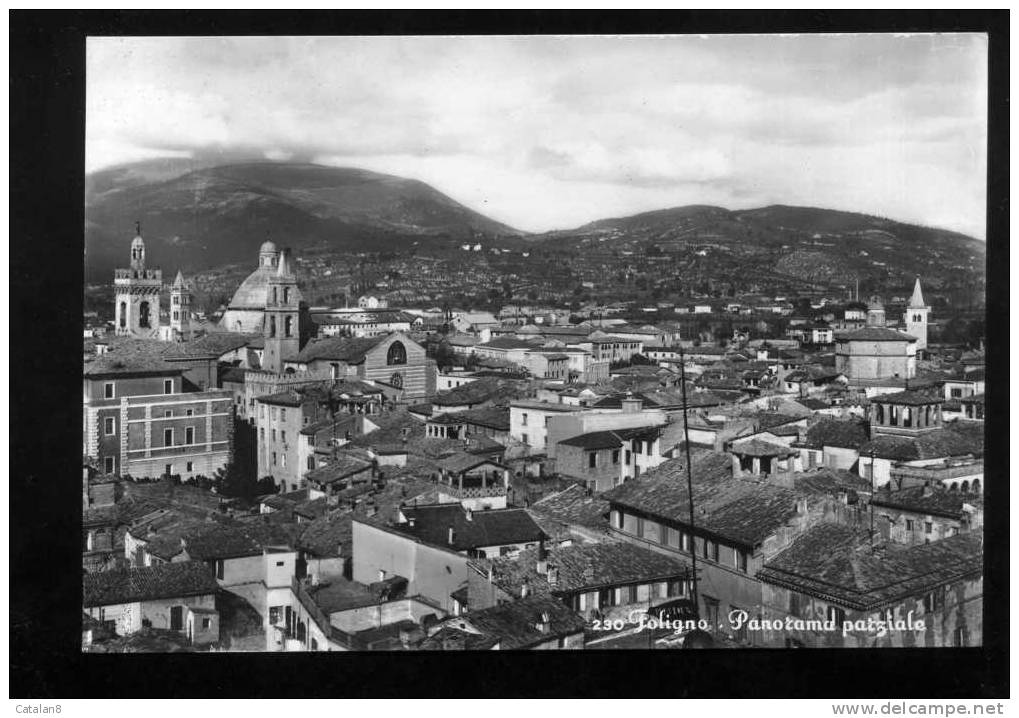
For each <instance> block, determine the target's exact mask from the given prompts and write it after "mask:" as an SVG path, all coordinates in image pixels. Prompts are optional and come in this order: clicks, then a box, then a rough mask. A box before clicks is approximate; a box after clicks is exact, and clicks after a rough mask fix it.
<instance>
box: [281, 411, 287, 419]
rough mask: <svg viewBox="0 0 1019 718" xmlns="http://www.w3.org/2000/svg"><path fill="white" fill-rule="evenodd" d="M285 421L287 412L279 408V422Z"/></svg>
mask: <svg viewBox="0 0 1019 718" xmlns="http://www.w3.org/2000/svg"><path fill="white" fill-rule="evenodd" d="M286 420H287V410H286V409H282V408H281V409H280V421H286Z"/></svg>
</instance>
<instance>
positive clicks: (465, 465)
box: [438, 451, 505, 474]
mask: <svg viewBox="0 0 1019 718" xmlns="http://www.w3.org/2000/svg"><path fill="white" fill-rule="evenodd" d="M438 463H439V466H440V467H441V468H443V469H445V470H446V471H450V472H452V473H454V474H459V473H461V472H464V471H469V470H471V469H473V468H475V467H477V466H480V465H482V464H493V465H494V466H497V467H499V468H505V467H503V466H502V465H501V464H499V463H498V462H496V461H493V460H492V459H491V458H489V457H487V456H484V455H481V454H472V453H470V452H466V451H457V452H455V453H453V454H450V455H449V456H445V457H443V458H442V459H440V460H439V462H438Z"/></svg>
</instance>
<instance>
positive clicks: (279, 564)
mask: <svg viewBox="0 0 1019 718" xmlns="http://www.w3.org/2000/svg"><path fill="white" fill-rule="evenodd" d="M284 563H285V562H284V561H277V562H276V565H277V566H282V565H283V564H284Z"/></svg>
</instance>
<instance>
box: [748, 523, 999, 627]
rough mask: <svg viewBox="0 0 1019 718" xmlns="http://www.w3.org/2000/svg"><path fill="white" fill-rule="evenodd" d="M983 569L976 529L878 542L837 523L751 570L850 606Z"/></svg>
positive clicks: (870, 606) (866, 605)
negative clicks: (912, 541) (910, 541)
mask: <svg viewBox="0 0 1019 718" xmlns="http://www.w3.org/2000/svg"><path fill="white" fill-rule="evenodd" d="M982 571H983V545H982V541H981V537H980V535H979V534H976V533H966V534H959V535H957V536H952V537H950V538H946V539H942V540H940V541H933V542H931V543H929V544H921V545H918V546H908V547H907V546H903V545H900V544H895V543H891V542H882V543H880V544H877V545H876V546H875V547H874V548H873V549H872V548H871V547H870V537H869V532H868V531H866V530H864V529H854V528H851V527H848V526H841V525H837V524H821V525H819V526H816V527H814V528H813V529H811V530H810V531H808V532H807V533H805V534H804V535H803V536H801V537H800V538H799V539H797V540H796V541H794V542H793V543H792V545H790V546H789V548H787V549H785V550H784V551H782V552H781V553H779V554H778V555H776V556H775V557H774V558H773V559H772V560H771V561H769V562H768V563H766V564H765V565H764V567H763V568H761V569H760V570H759V571H758V572H757V579H758V580H760V581H763V582H765V583H771V584H774V585H778V586H782V587H785V588H791V589H794V590H796V591H799V592H800V593H804V594H806V595H808V596H814V597H816V598H820V599H822V600H825V601H829V602H832V603H836V604H839V605H841V606H845V607H847V608H851V609H855V610H875V609H880V608H882V607H884V606H887V605H890V604H893V603H896V602H898V601H901V600H903V599H907V598H914V597H915V598H919V597H920V596H922V595H923V594H924V593H926V592H928V591H930V590H932V589H934V588H937V587H939V586H944V585H946V584H948V583H951V582H953V581H957V580H960V579H964V578H976V577H979V576H980V574H981V572H982Z"/></svg>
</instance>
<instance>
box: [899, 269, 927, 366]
mask: <svg viewBox="0 0 1019 718" xmlns="http://www.w3.org/2000/svg"><path fill="white" fill-rule="evenodd" d="M930 313H931V308H930V307H929V306H927V304H926V303H925V302H924V300H923V291H921V289H920V277H917V278H916V284H914V285H913V296H911V297H910V298H909V304H908V305H907V306H906V313H905V314H904V315H903V317H902V320H903V322H902V323H903V324H904V325H905V326H906V334H909V335H910V336H914V337H916V348H917V349H918V350H921V349H926V348H927V317H928V316H929V315H930Z"/></svg>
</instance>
